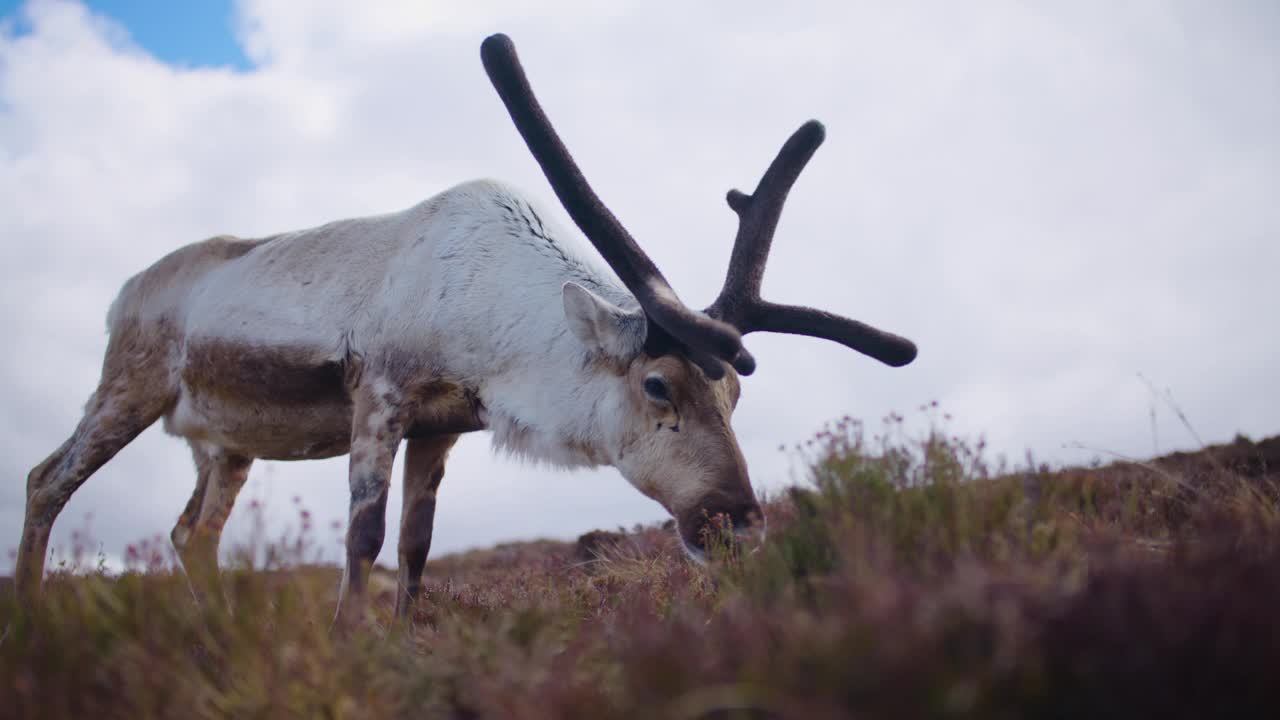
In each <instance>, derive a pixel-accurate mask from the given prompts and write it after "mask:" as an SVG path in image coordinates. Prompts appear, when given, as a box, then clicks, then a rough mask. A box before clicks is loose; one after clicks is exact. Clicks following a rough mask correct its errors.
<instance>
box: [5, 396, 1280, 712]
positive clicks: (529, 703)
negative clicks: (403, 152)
mask: <svg viewBox="0 0 1280 720" xmlns="http://www.w3.org/2000/svg"><path fill="white" fill-rule="evenodd" d="M883 437H889V438H898V439H896V440H885V439H883ZM883 437H882V436H876V437H868V436H867V435H866V434H864V432H863V430H862V428H861V426H860V425H859V424H858V423H857V422H855V421H852V420H848V419H846V420H845V421H841V422H839V423H836V424H834V425H832V426H830V427H828V428H826V429H825V430H823V431H822V432H821V433H818V434H817V435H816V436H815V437H814V438H813V440H812V441H811V442H810V443H806V444H805V445H803V446H802V449H800V450H799V451H797V452H798V455H799V459H800V460H801V461H802V462H804V463H805V464H806V465H807V466H808V467H809V476H810V477H809V482H808V484H807V485H806V487H803V488H797V489H794V490H792V491H791V492H790V493H788V494H787V495H786V496H784V497H779V498H774V499H772V500H771V501H770V502H769V503H768V505H767V513H768V515H769V519H770V533H769V538H768V540H767V541H766V542H764V543H763V544H759V545H756V546H753V547H736V546H733V545H731V544H730V543H728V542H727V541H722V542H719V543H716V545H717V549H716V552H715V553H714V555H715V556H716V559H715V560H714V562H713V563H711V565H710V566H709V567H706V568H703V567H699V566H695V565H692V564H690V563H689V562H688V561H687V560H686V559H685V557H684V555H683V553H682V552H680V551H679V549H678V548H677V546H676V543H675V540H674V538H673V537H672V534H671V533H670V532H669V531H666V530H663V529H662V528H638V529H635V530H633V531H630V532H616V531H597V532H595V533H590V534H588V535H584V536H583V537H582V538H579V539H578V541H577V542H576V543H565V542H551V541H537V542H527V543H513V544H508V545H502V546H499V547H496V548H493V549H489V550H483V551H474V552H469V553H465V554H461V555H454V556H448V557H443V558H440V559H437V560H433V561H431V562H430V563H429V564H428V569H427V578H428V580H427V582H428V592H427V594H426V597H425V598H424V599H423V600H422V602H420V604H419V606H418V607H417V608H416V612H415V617H414V619H413V622H412V623H409V624H401V625H397V624H394V623H392V622H391V621H390V615H391V607H392V601H393V593H394V579H393V577H392V576H391V574H390V573H389V572H382V573H379V576H378V577H379V578H380V580H379V581H378V582H377V583H375V585H374V588H375V591H376V592H375V596H376V597H375V602H374V603H373V610H372V615H371V617H370V618H369V622H368V625H367V627H365V628H364V629H363V631H361V632H357V633H355V634H353V635H351V636H350V637H341V636H338V635H334V634H331V633H330V631H329V619H330V617H331V614H332V610H333V602H334V586H335V584H336V571H333V570H331V569H328V568H314V567H306V566H300V565H298V564H297V563H296V562H293V559H296V558H301V557H305V554H306V553H305V548H303V547H302V546H299V547H281V548H277V553H276V554H275V556H274V557H275V559H274V561H273V562H272V563H271V566H270V567H269V568H267V569H266V571H263V570H261V569H259V570H253V571H251V570H245V569H240V570H232V571H229V572H228V573H227V574H226V576H225V586H226V590H227V596H228V601H229V603H230V605H231V607H232V608H233V611H232V612H227V611H226V610H225V609H224V608H222V607H221V606H220V605H218V604H216V603H212V604H206V605H204V606H200V605H196V604H195V603H194V602H193V601H192V600H191V599H190V596H189V594H188V592H187V590H186V586H185V580H184V579H183V578H182V577H181V576H180V575H175V574H174V573H172V572H169V571H166V570H164V569H156V570H154V571H152V572H139V573H130V574H126V575H125V576H122V577H119V578H108V577H101V576H88V577H80V576H76V577H71V576H65V577H55V578H53V579H52V581H51V582H50V587H49V590H48V593H47V595H46V598H45V601H44V604H43V605H42V606H41V608H40V609H39V610H38V611H36V612H34V613H31V614H24V613H22V612H20V611H19V610H18V609H17V608H16V607H15V606H14V604H13V601H12V599H11V598H9V597H7V596H6V597H5V598H3V599H0V624H3V625H4V626H5V627H7V631H6V635H5V637H4V640H3V641H2V644H0V697H3V698H5V700H3V701H2V702H0V717H51V718H58V717H106V718H110V717H120V718H125V717H128V718H145V717H183V718H189V717H263V718H276V717H334V718H338V717H375V718H381V717H406V718H408V717H412V718H420V717H447V718H478V717H486V718H487V717H512V718H577V717H592V718H651V717H660V718H667V717H670V718H713V717H715V718H728V717H777V718H840V717H885V718H900V717H1154V716H1160V717H1231V716H1235V717H1239V716H1261V715H1266V716H1271V715H1274V714H1276V713H1277V712H1280V684H1277V683H1275V682H1274V674H1275V670H1274V669H1275V668H1277V667H1280V619H1278V617H1280V616H1278V615H1277V612H1278V609H1280V437H1276V438H1271V439H1269V440H1265V441H1262V442H1257V443H1254V442H1251V441H1249V440H1247V439H1244V438H1238V439H1237V440H1236V441H1235V442H1233V443H1231V444H1227V445H1222V446H1215V447H1211V448H1208V449H1206V450H1204V451H1201V452H1197V453H1178V454H1174V455H1170V456H1167V457H1162V458H1158V459H1155V460H1151V461H1148V462H1143V463H1114V464H1110V465H1105V466H1101V467H1096V468H1073V469H1067V470H1058V471H1049V470H1047V469H1043V468H1042V469H1035V470H1026V471H1021V472H1007V471H1002V470H997V469H992V468H989V467H988V466H987V463H986V461H985V460H984V458H983V457H982V454H981V452H980V449H979V448H978V447H975V446H972V445H970V444H966V443H964V442H962V441H960V440H957V439H955V438H950V437H946V436H944V435H940V434H934V435H931V436H929V437H927V438H923V439H916V440H911V439H907V437H906V435H905V433H902V432H886V433H885V434H884V436H883ZM162 566H163V563H162V562H161V563H158V564H157V568H162Z"/></svg>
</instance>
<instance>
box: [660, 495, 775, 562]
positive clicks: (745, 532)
mask: <svg viewBox="0 0 1280 720" xmlns="http://www.w3.org/2000/svg"><path fill="white" fill-rule="evenodd" d="M726 521H727V522H726ZM676 524H677V527H678V531H679V533H680V537H681V539H682V540H683V541H684V544H685V546H686V547H687V548H688V549H690V550H691V551H697V552H698V553H701V552H703V551H704V550H706V539H707V537H708V535H714V534H716V533H718V532H722V531H724V530H729V531H731V532H732V533H733V537H734V538H735V539H737V540H745V539H747V538H748V537H751V536H752V535H753V534H755V533H756V532H757V531H758V530H762V529H763V528H764V513H763V512H762V511H761V509H760V503H758V502H756V500H755V498H754V497H752V498H751V499H750V500H749V501H741V502H736V503H725V504H722V505H719V506H712V507H707V506H702V507H699V508H696V509H695V510H694V511H693V512H690V513H685V514H684V517H681V518H678V519H677V522H676Z"/></svg>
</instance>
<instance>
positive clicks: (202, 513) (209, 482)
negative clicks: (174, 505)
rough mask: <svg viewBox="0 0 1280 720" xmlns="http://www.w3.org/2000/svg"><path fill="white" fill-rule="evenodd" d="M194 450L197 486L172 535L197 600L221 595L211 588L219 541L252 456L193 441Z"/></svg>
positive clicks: (214, 582) (215, 580)
mask: <svg viewBox="0 0 1280 720" xmlns="http://www.w3.org/2000/svg"><path fill="white" fill-rule="evenodd" d="M191 451H192V454H193V455H194V457H195V461H196V489H195V492H193V493H192V495H191V500H190V501H188V502H187V507H186V509H185V510H183V512H182V515H181V516H180V517H179V518H178V522H177V524H176V525H174V527H173V532H172V533H171V534H170V538H171V539H172V540H173V546H174V548H175V549H177V551H178V557H179V558H181V560H182V567H183V569H184V570H186V572H187V577H188V579H189V580H190V582H191V589H192V592H193V593H194V594H195V596H196V597H197V599H203V598H207V597H213V598H215V599H217V598H219V597H220V594H219V593H216V592H215V593H210V592H209V590H211V589H216V586H217V580H218V543H219V541H220V540H221V538H222V528H223V526H224V525H225V524H226V522H227V517H228V516H229V515H230V514H231V508H232V506H233V505H234V504H235V501H236V496H237V495H239V493H240V489H241V488H242V487H244V484H245V482H246V481H247V480H248V479H249V468H250V467H251V466H252V465H253V458H250V457H247V456H244V455H237V454H235V453H231V452H228V451H226V450H224V449H222V448H218V447H208V446H205V445H202V444H198V443H194V442H193V443H191Z"/></svg>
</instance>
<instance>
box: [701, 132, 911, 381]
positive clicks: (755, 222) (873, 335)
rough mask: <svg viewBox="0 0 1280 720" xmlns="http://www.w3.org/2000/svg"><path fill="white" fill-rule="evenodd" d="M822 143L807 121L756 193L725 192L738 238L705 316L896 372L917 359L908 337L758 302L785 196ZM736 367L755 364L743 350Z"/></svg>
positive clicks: (827, 315)
mask: <svg viewBox="0 0 1280 720" xmlns="http://www.w3.org/2000/svg"><path fill="white" fill-rule="evenodd" d="M825 138H826V130H825V129H824V128H823V127H822V123H820V122H818V121H817V120H810V121H809V122H806V123H805V124H804V125H801V126H800V129H799V130H796V131H795V132H794V133H792V135H791V137H790V138H788V139H787V142H786V143H785V144H783V146H782V149H781V150H779V151H778V155H777V157H775V158H774V160H773V162H772V163H771V164H770V165H769V169H768V170H766V171H765V173H764V176H763V177H762V178H760V184H759V185H757V186H756V190H755V192H754V193H752V194H751V195H746V194H744V193H742V192H739V191H738V190H730V191H729V194H728V196H727V197H726V198H725V199H726V200H727V201H728V203H729V207H730V208H732V209H733V211H734V212H735V213H737V215H738V234H737V236H736V237H735V238H734V241H733V254H732V255H731V256H730V258H729V271H728V273H727V274H726V276H725V281H724V287H723V289H721V291H720V295H719V296H718V297H716V300H715V302H714V303H712V304H711V306H710V307H708V308H707V310H706V312H707V314H708V315H710V316H711V317H715V318H719V319H721V320H724V321H725V322H729V323H732V324H733V325H734V326H735V327H737V328H738V330H739V332H741V333H742V334H743V335H746V334H747V333H752V332H757V331H767V332H781V333H791V334H795V335H809V336H812V337H819V338H824V339H827V340H834V341H836V342H838V343H840V344H841V345H844V346H845V347H848V348H850V349H853V350H857V351H858V352H860V353H863V354H865V355H869V356H871V357H873V358H875V359H877V360H879V361H881V362H883V363H886V364H888V365H892V366H894V367H898V366H901V365H906V364H907V363H909V362H911V361H912V360H914V359H915V357H916V346H915V345H914V344H913V343H912V342H911V341H910V340H907V339H906V338H902V337H899V336H897V335H894V334H892V333H887V332H884V331H883V330H878V329H876V328H873V327H871V326H870V325H867V324H865V323H861V322H858V321H857V320H851V319H849V318H845V317H841V316H839V315H834V314H832V313H828V312H825V311H822V310H815V309H813V308H806V307H799V306H794V305H777V304H774V303H771V302H767V301H765V300H762V299H761V298H760V283H761V281H762V280H763V278H764V268H765V264H766V263H767V262H768V260H769V248H770V246H771V245H772V244H773V233H774V231H775V230H776V229H777V227H778V218H779V217H780V216H781V215H782V206H783V204H784V203H785V202H786V200H787V193H789V192H790V191H791V186H792V185H794V184H795V181H796V178H798V177H799V176H800V172H801V171H802V170H804V167H805V165H806V164H808V162H809V159H810V158H812V157H813V153H814V152H816V151H817V149H818V146H819V145H821V144H822V141H823V140H824V139H825ZM734 367H735V368H737V369H738V372H740V373H742V374H744V375H748V374H750V373H751V372H752V371H753V370H754V368H755V362H754V360H753V359H752V358H751V356H750V355H749V354H747V352H746V350H743V352H742V353H741V354H740V355H739V357H738V358H737V359H735V360H734Z"/></svg>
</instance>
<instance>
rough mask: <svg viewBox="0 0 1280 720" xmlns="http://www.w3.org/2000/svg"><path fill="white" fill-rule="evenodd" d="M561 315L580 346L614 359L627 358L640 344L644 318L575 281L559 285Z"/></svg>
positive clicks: (637, 349)
mask: <svg viewBox="0 0 1280 720" xmlns="http://www.w3.org/2000/svg"><path fill="white" fill-rule="evenodd" d="M562 292H563V295H564V316H565V319H567V320H568V321H569V329H570V330H572V331H573V334H574V335H575V336H576V337H577V338H578V339H579V340H581V341H582V344H583V345H586V346H587V348H589V349H591V350H594V351H596V352H600V353H603V354H605V355H607V356H609V357H611V358H614V359H617V360H630V359H631V358H633V357H635V356H636V354H637V353H639V352H640V350H641V348H643V347H644V336H645V329H646V328H645V318H644V313H643V312H642V311H640V310H638V309H637V310H633V311H630V312H629V311H627V310H623V309H622V308H620V307H618V306H617V305H614V304H613V303H611V302H609V301H608V300H605V299H604V298H602V297H600V296H599V295H596V294H595V293H593V292H591V291H590V290H588V289H586V288H584V287H582V286H581V285H579V284H577V283H575V282H567V283H565V284H564V287H563V288H562Z"/></svg>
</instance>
